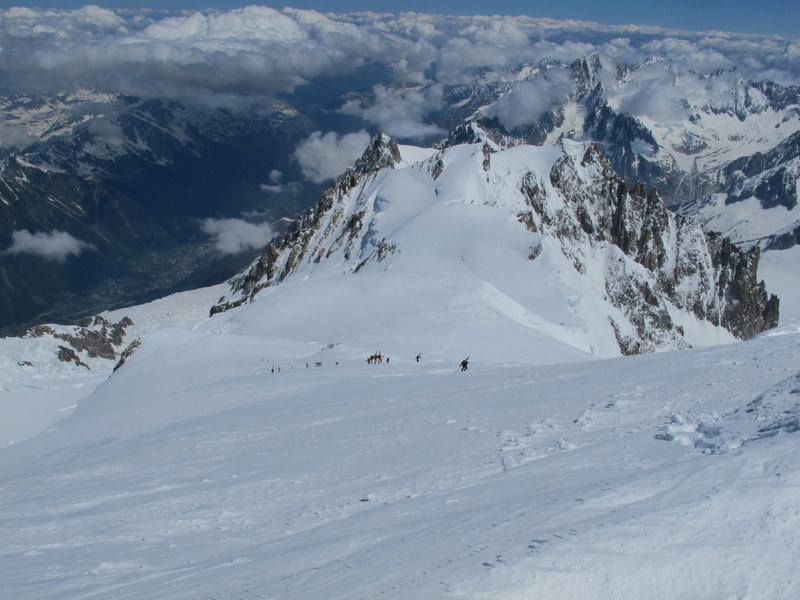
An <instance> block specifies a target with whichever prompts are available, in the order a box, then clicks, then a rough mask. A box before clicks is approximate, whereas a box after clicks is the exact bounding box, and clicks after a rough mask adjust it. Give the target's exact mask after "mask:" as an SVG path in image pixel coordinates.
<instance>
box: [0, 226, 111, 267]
mask: <svg viewBox="0 0 800 600" xmlns="http://www.w3.org/2000/svg"><path fill="white" fill-rule="evenodd" d="M85 250H96V248H95V247H94V246H92V245H91V244H87V243H86V242H82V241H81V240H79V239H78V238H76V237H74V236H72V235H70V234H69V233H67V232H66V231H51V232H37V233H31V232H30V231H28V230H27V229H23V230H21V231H15V232H14V233H13V234H12V236H11V245H10V246H9V247H8V249H6V253H8V254H14V255H16V254H33V255H35V256H40V257H41V258H44V259H46V260H52V261H55V262H57V263H62V264H63V263H64V262H66V260H67V258H69V257H70V256H79V255H80V254H81V253H82V252H84V251H85Z"/></svg>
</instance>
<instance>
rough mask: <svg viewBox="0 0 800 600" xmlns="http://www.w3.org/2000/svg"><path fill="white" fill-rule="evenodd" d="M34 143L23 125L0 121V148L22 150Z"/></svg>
mask: <svg viewBox="0 0 800 600" xmlns="http://www.w3.org/2000/svg"><path fill="white" fill-rule="evenodd" d="M35 141H36V138H35V137H33V136H32V135H30V134H29V133H28V132H27V131H26V130H25V127H24V126H23V125H17V124H14V123H8V122H7V121H0V148H15V149H16V148H24V147H25V146H28V145H29V144H32V143H33V142H35Z"/></svg>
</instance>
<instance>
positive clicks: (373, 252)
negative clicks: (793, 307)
mask: <svg viewBox="0 0 800 600" xmlns="http://www.w3.org/2000/svg"><path fill="white" fill-rule="evenodd" d="M757 263H758V254H757V252H756V253H751V254H745V253H743V252H741V251H739V250H737V249H736V248H735V247H734V246H733V245H732V244H730V243H729V242H727V241H726V240H724V239H722V238H720V237H719V236H715V235H710V234H707V233H706V232H705V231H704V230H703V228H702V227H701V226H700V225H699V224H697V223H695V222H693V221H691V220H689V219H686V218H683V217H677V216H675V215H673V214H672V213H670V212H669V211H668V210H667V209H666V207H665V206H664V205H663V203H662V202H661V201H660V199H659V197H658V196H657V194H650V195H646V194H645V193H644V190H643V188H637V189H634V190H633V191H629V190H628V189H627V186H626V184H625V182H624V181H623V180H621V179H620V178H619V177H618V176H616V175H615V174H614V172H613V169H612V168H611V165H610V163H609V161H608V159H607V158H606V157H605V156H604V155H603V153H602V152H601V151H600V148H599V146H598V145H596V144H594V143H583V142H574V141H570V140H564V141H563V142H562V143H561V144H559V145H554V146H544V147H534V146H516V147H513V148H509V149H506V150H499V149H493V148H491V147H490V146H489V145H488V144H487V143H478V144H461V145H456V146H452V147H448V148H446V149H443V150H438V151H437V150H436V149H426V148H417V147H411V146H398V145H397V144H396V143H395V142H394V141H393V140H391V139H390V138H387V137H385V136H377V137H375V138H373V140H372V142H371V143H370V147H369V148H368V149H367V151H366V152H365V154H364V156H362V158H361V159H359V160H358V161H357V162H356V164H355V165H354V167H353V168H351V169H348V170H347V171H346V172H345V173H344V174H343V175H342V176H340V177H339V178H338V179H337V180H336V181H335V182H334V184H333V185H332V186H331V187H330V188H329V189H328V190H327V191H326V192H325V193H324V194H323V197H322V199H321V200H320V202H319V203H318V204H317V205H316V206H315V207H314V208H312V209H310V210H309V211H307V212H306V213H305V214H304V215H303V216H301V217H300V218H299V219H297V220H296V221H295V223H294V224H293V226H292V228H291V229H290V231H289V232H288V233H287V234H285V235H284V236H281V237H279V238H277V239H275V240H274V241H273V242H272V243H270V244H269V246H267V248H266V249H265V250H264V252H263V254H262V255H261V257H260V258H259V259H258V260H256V261H255V262H254V263H253V264H252V265H251V266H250V267H249V268H248V269H247V270H246V271H245V272H244V273H242V274H241V275H239V276H237V277H235V278H234V279H232V280H231V282H230V292H229V293H228V294H227V295H226V296H224V297H223V298H221V299H220V301H219V302H218V303H217V305H216V306H215V307H214V308H213V309H212V314H216V313H219V312H223V311H225V310H228V309H231V308H234V307H237V306H240V305H242V304H244V303H245V302H248V301H251V300H253V299H255V298H256V296H257V295H258V294H259V292H261V291H262V290H265V289H267V288H272V289H273V292H274V291H275V286H279V287H280V288H286V287H287V286H290V287H301V286H305V285H309V282H315V285H317V286H319V287H318V288H315V289H316V293H317V294H322V295H325V293H326V292H325V283H324V282H334V281H335V282H336V283H335V284H334V285H336V286H347V285H351V286H354V287H356V288H358V287H360V286H363V285H364V280H358V281H356V277H364V275H362V273H367V272H369V273H371V275H370V281H372V280H373V279H375V281H379V282H380V286H381V287H385V290H386V292H385V294H387V295H390V294H391V292H390V291H389V290H392V289H394V288H393V286H394V285H395V283H394V282H389V280H390V279H393V278H394V280H395V281H399V280H403V278H405V277H409V274H410V273H413V274H414V276H415V278H416V279H415V281H416V282H417V284H418V285H420V286H422V287H423V288H425V286H427V288H426V289H419V290H416V291H417V292H418V293H417V294H416V296H419V297H425V296H427V295H430V294H431V289H430V288H436V289H437V290H439V291H440V292H441V294H442V296H441V298H443V299H441V300H440V301H443V302H448V303H452V302H453V298H452V297H451V293H452V292H453V288H452V285H456V284H455V283H453V282H452V281H450V279H451V278H454V277H455V278H459V281H460V282H461V283H463V281H465V280H468V281H470V282H472V283H470V285H471V286H475V289H477V290H482V291H480V292H475V293H474V294H472V295H471V296H470V302H471V303H474V304H475V306H474V307H473V308H474V311H473V312H472V315H471V317H470V318H475V319H478V320H480V317H478V316H477V315H478V314H479V313H480V311H482V310H488V311H490V312H492V313H493V314H495V315H496V314H498V312H499V313H500V314H502V316H503V317H504V318H505V319H507V320H511V321H514V323H515V326H521V327H522V329H524V330H533V331H534V332H536V333H537V335H547V336H551V337H555V338H556V339H557V340H559V341H560V342H562V343H563V342H566V343H567V344H568V345H570V346H573V347H577V348H580V349H582V350H583V351H586V352H589V353H590V354H597V355H601V356H609V355H615V354H619V353H620V352H622V353H639V352H647V351H655V350H663V349H671V348H685V347H688V346H692V345H695V344H703V343H706V342H709V341H714V342H718V341H722V340H725V339H728V340H730V339H732V338H731V337H730V334H731V333H732V334H733V335H734V336H736V337H739V338H749V337H752V336H753V335H755V334H756V333H758V332H760V331H762V330H764V329H766V328H769V327H773V326H775V325H776V324H777V317H778V301H777V298H775V297H774V296H773V297H771V298H770V297H768V295H767V294H766V291H765V290H764V286H763V283H762V284H759V283H758V282H757V280H756V265H757ZM343 276H344V277H343ZM351 277H352V278H353V279H350V278H351ZM345 280H346V281H350V282H351V283H349V284H348V283H342V282H343V281H345ZM375 281H373V283H375ZM461 283H459V284H457V285H461ZM279 284H281V285H279ZM448 286H450V287H448ZM543 286H545V287H549V288H550V289H548V290H546V293H544V292H543V289H542V288H543ZM459 289H460V288H459ZM271 293H272V292H271ZM309 293H310V292H309ZM370 293H371V294H377V295H378V297H379V298H380V300H376V301H378V302H379V303H380V304H382V305H384V306H387V307H390V308H389V309H387V312H386V313H384V314H383V315H382V318H385V319H387V320H391V318H392V314H391V311H392V310H393V309H392V308H391V307H396V306H395V303H394V301H393V300H392V299H391V298H388V297H384V296H381V293H382V292H380V291H379V290H378V291H374V290H371V291H370ZM404 293H406V291H404ZM459 293H460V292H459ZM437 294H438V292H437ZM413 296H414V294H412V297H413ZM476 296H479V298H478V299H476ZM437 297H438V296H437ZM412 302H413V300H412ZM415 308H416V310H418V311H419V313H418V314H422V313H423V312H424V311H425V310H426V307H425V305H424V303H423V304H420V305H419V306H416V307H415ZM406 309H407V307H406V306H404V307H403V310H406ZM567 323H569V325H567ZM725 330H727V332H726V331H725ZM728 332H730V333H728ZM726 336H728V337H726Z"/></svg>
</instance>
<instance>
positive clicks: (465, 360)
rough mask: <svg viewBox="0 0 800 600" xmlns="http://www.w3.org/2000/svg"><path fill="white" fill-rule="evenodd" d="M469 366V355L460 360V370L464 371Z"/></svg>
mask: <svg viewBox="0 0 800 600" xmlns="http://www.w3.org/2000/svg"><path fill="white" fill-rule="evenodd" d="M468 366H469V356H468V357H467V358H465V359H464V360H462V361H461V370H462V371H466V370H467V367H468Z"/></svg>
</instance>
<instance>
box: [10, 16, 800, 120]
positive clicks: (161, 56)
mask: <svg viewBox="0 0 800 600" xmlns="http://www.w3.org/2000/svg"><path fill="white" fill-rule="evenodd" d="M163 15H164V13H163V12H157V11H150V12H146V11H138V12H137V11H117V12H115V11H112V10H108V9H103V8H100V7H97V6H85V7H84V8H82V9H80V10H74V11H65V10H55V9H41V10H39V9H26V8H10V9H6V10H0V39H2V40H3V47H2V52H0V73H2V81H0V83H3V84H4V85H5V86H6V87H7V88H8V89H10V90H13V91H21V92H41V91H51V92H63V91H65V90H69V89H78V88H86V89H93V90H96V91H101V92H110V93H120V94H132V95H136V96H142V97H160V98H174V99H178V100H182V101H186V102H195V103H201V104H206V105H218V106H231V107H236V106H239V105H243V104H245V105H247V104H252V103H259V102H263V101H265V100H266V99H268V98H271V97H273V96H274V95H275V94H276V93H278V92H280V91H291V90H293V89H294V88H295V87H296V86H297V85H302V84H303V83H305V82H307V81H309V80H310V79H313V78H315V77H318V76H322V75H326V76H327V75H334V74H344V73H352V72H354V71H355V70H356V69H358V68H359V67H362V66H364V65H367V64H371V63H381V64H384V65H386V66H388V67H389V70H390V72H391V73H392V74H393V80H392V81H387V82H385V83H386V84H387V85H389V84H395V83H402V84H403V85H405V86H408V85H413V84H421V83H426V84H432V83H441V84H445V85H447V84H450V83H458V82H464V81H465V79H469V78H471V77H472V74H471V73H472V71H474V70H475V69H480V68H483V67H491V68H513V67H514V66H516V65H518V64H521V63H530V64H536V63H538V62H539V61H541V60H542V59H544V58H553V59H556V60H560V61H562V62H571V61H573V60H575V59H576V58H579V57H582V56H586V55H587V54H589V53H593V52H596V53H598V54H601V55H604V56H609V57H612V58H615V59H616V60H620V61H624V62H627V63H629V64H634V63H636V62H638V61H640V60H642V59H643V58H645V57H650V56H655V57H658V58H668V59H670V60H673V61H675V62H676V64H680V65H683V66H684V67H685V68H686V69H687V70H694V71H700V72H707V71H708V70H709V69H727V68H731V67H734V66H736V67H737V68H738V69H739V71H740V73H741V75H742V76H744V77H751V78H754V79H761V78H765V77H769V78H770V79H772V80H773V81H777V82H779V83H793V82H797V79H798V77H800V60H798V58H800V41H798V40H787V39H783V38H780V37H776V36H771V37H767V36H755V35H745V34H733V33H721V32H686V31H674V30H664V29H658V28H654V27H636V26H603V25H599V24H597V23H585V22H579V21H556V20H552V19H533V18H530V17H524V16H519V17H503V16H494V17H482V16H463V17H459V16H433V15H425V14H419V13H404V14H400V15H389V14H374V13H351V14H339V15H337V14H332V13H328V14H324V15H323V14H321V13H318V12H315V11H311V10H296V9H291V8H284V9H282V10H275V9H272V8H268V7H264V6H248V7H246V8H240V9H235V10H230V11H227V12H221V11H213V10H207V11H195V12H192V13H188V12H187V13H181V14H176V15H173V16H167V17H165V16H163ZM426 94H428V95H425V94H423V95H422V96H419V95H416V94H414V93H405V94H404V95H403V97H401V98H390V92H388V91H387V90H385V89H384V90H380V89H379V90H377V91H376V96H377V101H376V104H375V107H352V106H351V107H350V108H351V109H352V110H354V111H355V110H360V111H362V112H363V113H364V114H363V116H364V118H366V119H367V120H370V121H371V122H373V123H377V124H379V125H380V126H381V127H384V128H387V127H391V125H392V123H393V122H395V121H394V120H393V119H392V116H391V115H390V114H389V113H390V112H392V110H396V109H398V107H400V109H399V112H398V117H397V119H398V120H403V119H411V120H412V121H413V122H414V123H419V122H420V121H419V116H420V114H422V113H424V111H425V110H430V109H431V108H432V107H434V106H435V103H436V100H437V99H436V97H435V93H434V94H433V96H431V95H430V92H426ZM392 100H397V102H395V103H392V102H391V101H392ZM401 105H402V106H401Z"/></svg>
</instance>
